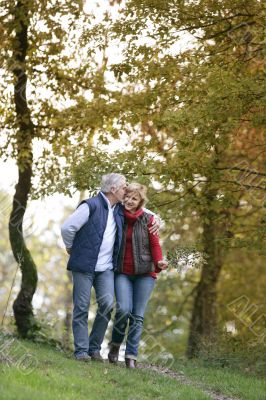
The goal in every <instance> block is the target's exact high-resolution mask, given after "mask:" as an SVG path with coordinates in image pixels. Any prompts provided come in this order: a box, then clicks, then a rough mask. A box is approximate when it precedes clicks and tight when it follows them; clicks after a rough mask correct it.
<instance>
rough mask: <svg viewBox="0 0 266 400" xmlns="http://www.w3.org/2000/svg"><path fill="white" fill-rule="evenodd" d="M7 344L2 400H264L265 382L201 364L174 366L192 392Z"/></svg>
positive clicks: (148, 374) (46, 348) (153, 376)
mask: <svg viewBox="0 0 266 400" xmlns="http://www.w3.org/2000/svg"><path fill="white" fill-rule="evenodd" d="M0 339H1V338H0ZM7 340H10V338H7V337H6V338H5V341H7ZM11 340H13V339H11ZM3 343H5V342H3V338H2V339H1V340H0V359H1V356H2V358H3V355H7V354H8V356H10V358H11V359H12V362H11V363H10V364H9V365H8V364H6V363H5V362H2V363H0V400H15V399H16V400H28V399H31V400H61V399H62V400H72V399H73V400H74V399H75V400H85V399H86V400H88V399H89V400H105V399H106V400H111V399H116V400H120V399H121V400H150V399H158V400H160V399H167V400H179V399H180V400H207V399H208V400H210V398H211V397H210V396H208V395H207V394H206V393H204V392H203V389H212V390H213V391H216V392H220V393H222V394H223V395H229V396H232V397H236V398H238V399H242V400H265V399H266V381H265V380H263V379H262V378H256V377H253V376H247V375H244V374H241V373H237V372H236V371H232V370H229V369H225V368H215V367H207V366H205V365H203V364H202V363H200V362H192V361H187V362H184V361H180V362H179V361H176V363H175V364H174V365H173V366H172V369H173V370H176V371H179V372H180V371H182V372H183V373H184V375H185V376H186V377H188V378H189V379H190V380H191V381H192V382H195V384H200V385H201V386H200V387H194V386H193V385H185V384H182V383H180V382H178V381H177V380H174V379H171V378H168V377H166V376H161V375H159V374H157V373H155V372H153V371H150V370H143V369H141V370H134V371H132V370H127V369H126V368H124V367H122V366H113V365H110V364H108V363H107V362H106V363H104V364H100V363H93V362H91V363H87V364H86V363H82V362H77V361H75V360H73V359H72V358H71V357H69V356H67V355H66V354H65V353H63V352H62V351H60V350H57V349H56V348H55V347H51V346H50V345H48V344H38V343H33V342H29V341H18V340H17V339H15V340H14V342H12V343H11V346H9V348H8V349H5V348H4V347H3ZM25 354H30V355H31V356H32V357H33V358H34V359H35V360H36V365H35V364H34V365H33V366H34V368H32V370H29V369H23V368H22V367H23V366H24V364H25V359H24V363H21V364H20V366H19V365H17V361H18V360H21V357H22V356H23V355H25ZM26 359H27V357H26ZM31 365H32V364H31Z"/></svg>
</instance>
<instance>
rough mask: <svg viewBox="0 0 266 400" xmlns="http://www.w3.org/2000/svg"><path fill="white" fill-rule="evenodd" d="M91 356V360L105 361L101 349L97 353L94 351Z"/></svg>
mask: <svg viewBox="0 0 266 400" xmlns="http://www.w3.org/2000/svg"><path fill="white" fill-rule="evenodd" d="M90 356H91V360H92V361H99V362H103V358H102V356H101V354H100V352H99V351H96V352H95V353H92V354H91V355H90Z"/></svg>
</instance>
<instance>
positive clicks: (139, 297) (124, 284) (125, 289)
mask: <svg viewBox="0 0 266 400" xmlns="http://www.w3.org/2000/svg"><path fill="white" fill-rule="evenodd" d="M154 284H155V279H154V278H152V277H151V276H147V275H146V276H144V275H125V274H115V295H116V315H115V322H114V327H113V332H112V342H111V343H112V344H116V345H120V344H121V343H122V342H123V340H124V337H125V331H126V327H127V323H128V320H129V329H128V335H127V342H126V352H125V356H126V357H127V358H132V359H134V360H136V359H137V355H138V347H139V342H140V337H141V333H142V328H143V319H144V313H145V310H146V307H147V304H148V301H149V298H150V295H151V292H152V290H153V288H154Z"/></svg>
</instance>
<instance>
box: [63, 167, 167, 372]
mask: <svg viewBox="0 0 266 400" xmlns="http://www.w3.org/2000/svg"><path fill="white" fill-rule="evenodd" d="M146 191H147V189H146V187H145V186H143V185H141V184H139V183H132V184H129V185H127V183H126V179H125V177H124V176H123V175H120V174H116V173H111V174H107V175H104V176H103V177H102V182H101V190H100V192H99V194H98V195H97V196H95V197H92V198H89V199H87V200H84V201H82V202H81V203H80V204H79V206H78V208H77V209H76V211H75V212H74V213H73V214H72V215H70V216H69V218H68V219H67V220H66V221H65V223H64V224H63V226H62V229H61V232H62V237H63V241H64V243H65V246H66V249H67V252H68V253H69V255H70V257H69V261H68V266H67V269H68V270H70V271H71V272H72V277H73V303H74V309H73V323H72V327H73V335H74V347H75V350H74V356H75V358H76V359H77V360H84V361H87V360H90V359H92V360H96V361H103V359H102V356H101V354H100V350H101V345H102V342H103V339H104V335H105V332H106V329H107V326H108V322H109V320H110V318H111V313H112V309H113V303H114V295H115V296H116V314H115V321H114V326H113V331H112V339H111V343H110V350H109V354H108V359H109V361H110V362H111V363H117V361H118V354H119V348H120V345H121V343H122V342H123V340H124V337H125V332H126V328H127V324H128V321H129V328H128V334H127V340H126V351H125V362H126V366H127V367H128V368H135V366H136V360H137V355H138V347H139V342H140V337H141V333H142V326H143V318H144V313H145V309H146V306H147V303H148V301H149V298H150V295H151V292H152V290H153V288H154V283H155V279H156V275H157V273H158V272H160V271H161V270H163V269H166V268H167V262H166V261H165V260H163V256H162V250H161V247H160V244H159V238H158V235H157V232H158V224H157V223H156V222H155V221H154V217H153V213H152V212H151V211H149V210H147V209H145V208H143V206H144V204H145V202H146V201H147V198H146ZM92 287H94V289H95V293H96V300H97V304H98V310H97V314H96V317H95V320H94V322H93V326H92V330H91V333H90V336H89V335H88V312H89V306H90V298H91V288H92Z"/></svg>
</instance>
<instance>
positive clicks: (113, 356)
mask: <svg viewBox="0 0 266 400" xmlns="http://www.w3.org/2000/svg"><path fill="white" fill-rule="evenodd" d="M119 349H120V346H119V345H115V344H111V345H110V350H109V353H108V360H109V362H110V363H112V364H117V362H118V356H119Z"/></svg>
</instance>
